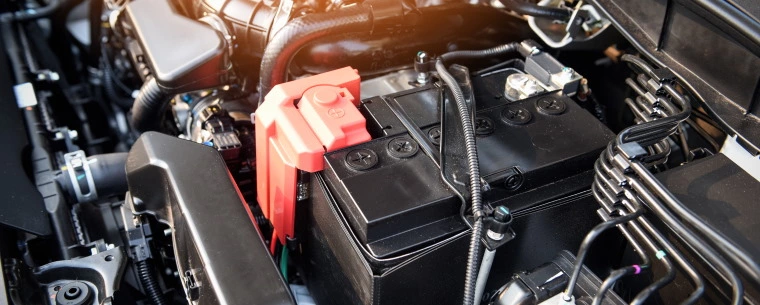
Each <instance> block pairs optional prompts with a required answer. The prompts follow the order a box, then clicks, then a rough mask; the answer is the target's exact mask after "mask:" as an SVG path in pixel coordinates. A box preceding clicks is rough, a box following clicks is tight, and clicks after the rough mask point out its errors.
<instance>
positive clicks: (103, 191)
mask: <svg viewBox="0 0 760 305" xmlns="http://www.w3.org/2000/svg"><path fill="white" fill-rule="evenodd" d="M87 164H88V166H89V168H90V173H91V175H92V180H93V182H94V183H95V191H96V192H97V194H98V197H99V198H102V197H107V196H113V195H123V194H124V193H126V192H127V172H126V164H127V153H111V154H100V155H94V156H91V157H88V158H87ZM70 177H71V176H70V174H69V172H68V171H66V170H64V171H62V173H61V174H60V175H57V176H56V178H57V181H58V184H59V185H60V186H61V188H63V189H64V190H66V192H67V193H68V194H69V196H70V197H72V198H76V193H75V192H74V187H75V186H74V182H72V181H71V178H70ZM85 181H86V180H85Z"/></svg>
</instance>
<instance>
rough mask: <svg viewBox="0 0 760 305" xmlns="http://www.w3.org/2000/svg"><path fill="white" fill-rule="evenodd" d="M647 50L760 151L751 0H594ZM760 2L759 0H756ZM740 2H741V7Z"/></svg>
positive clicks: (758, 41) (759, 48)
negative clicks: (739, 0) (738, 0)
mask: <svg viewBox="0 0 760 305" xmlns="http://www.w3.org/2000/svg"><path fill="white" fill-rule="evenodd" d="M589 2H590V3H592V4H594V5H595V6H596V7H598V8H599V9H600V13H602V14H603V15H606V16H608V17H609V18H610V20H611V21H612V24H613V25H614V26H615V27H616V28H617V29H618V30H619V31H620V32H621V33H622V34H623V36H625V37H626V38H627V39H628V40H629V41H631V42H632V44H633V45H634V46H635V47H636V48H637V49H638V50H639V51H640V52H642V54H644V55H646V56H647V57H648V58H649V59H651V60H652V61H653V62H654V63H655V64H656V65H657V66H660V67H663V66H664V67H668V68H670V69H671V70H672V71H673V72H674V73H675V74H676V75H677V76H678V77H679V78H680V79H682V80H683V81H684V82H681V84H682V85H684V86H685V87H686V89H688V91H690V92H691V93H692V94H694V96H695V97H696V98H698V99H699V100H701V101H703V105H704V106H705V108H706V109H707V110H708V111H709V112H710V113H711V114H713V115H714V116H716V117H717V121H718V123H720V124H721V125H722V127H724V128H725V129H726V130H727V131H728V132H729V134H735V135H737V136H738V139H739V141H740V143H741V144H743V145H744V146H746V148H747V149H748V150H750V152H752V153H755V154H757V153H760V117H758V116H760V74H758V73H757V71H758V70H759V69H760V22H758V20H760V19H758V16H757V15H755V16H752V15H750V14H752V13H754V14H757V12H758V6H757V5H756V4H754V5H753V4H750V1H741V2H742V3H741V4H737V3H738V2H737V1H722V0H700V1H686V0H639V1H629V0H593V1H589ZM755 2H756V1H755ZM737 5H738V6H737Z"/></svg>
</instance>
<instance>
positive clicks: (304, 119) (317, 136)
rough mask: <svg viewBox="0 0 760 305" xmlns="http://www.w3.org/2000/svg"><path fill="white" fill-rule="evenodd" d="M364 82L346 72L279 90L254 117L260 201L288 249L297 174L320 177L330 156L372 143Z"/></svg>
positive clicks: (321, 75)
mask: <svg viewBox="0 0 760 305" xmlns="http://www.w3.org/2000/svg"><path fill="white" fill-rule="evenodd" d="M360 82H361V79H360V78H359V74H358V73H357V71H356V70H354V69H352V68H351V67H346V68H342V69H338V70H334V71H330V72H327V73H322V74H319V75H315V76H311V77H307V78H303V79H299V80H295V81H292V82H287V83H284V84H280V85H277V86H275V87H274V88H273V89H272V91H270V92H269V94H267V96H266V97H265V98H264V103H262V104H261V106H259V108H258V110H257V111H256V113H255V114H254V117H253V119H254V122H255V125H256V183H257V186H256V187H257V196H258V198H257V200H258V202H259V205H260V206H261V209H262V211H263V212H264V216H266V217H267V218H268V219H269V221H270V222H272V225H273V226H274V228H275V231H276V232H277V236H278V238H279V239H280V242H281V243H283V244H284V243H285V238H286V237H287V236H293V234H294V232H293V231H294V219H295V201H296V180H297V179H296V176H297V171H298V170H303V171H307V172H312V173H313V172H318V171H321V170H322V169H323V168H324V160H323V159H322V158H323V155H324V153H325V152H326V151H333V150H337V149H341V148H345V147H348V146H352V145H356V144H359V143H363V142H366V141H369V140H370V139H371V137H370V135H369V133H368V132H367V129H366V120H365V119H364V117H363V116H362V115H361V113H359V110H358V109H357V105H358V103H359V100H358V98H355V97H359V96H360V95H359V84H360ZM296 100H299V102H298V105H295V104H294V103H295V102H296Z"/></svg>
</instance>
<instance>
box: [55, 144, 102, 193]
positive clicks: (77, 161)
mask: <svg viewBox="0 0 760 305" xmlns="http://www.w3.org/2000/svg"><path fill="white" fill-rule="evenodd" d="M63 160H64V162H66V172H68V174H69V181H71V187H72V188H73V189H74V194H75V195H76V199H77V202H88V201H93V200H95V199H97V198H98V192H97V191H96V190H95V180H93V178H92V172H91V171H90V164H89V162H88V161H87V156H86V155H85V154H84V151H81V150H78V151H75V152H70V153H67V154H65V155H63Z"/></svg>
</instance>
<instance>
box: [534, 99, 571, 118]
mask: <svg viewBox="0 0 760 305" xmlns="http://www.w3.org/2000/svg"><path fill="white" fill-rule="evenodd" d="M536 108H537V109H538V111H539V112H541V113H544V114H550V115H558V114H562V113H563V112H565V110H566V109H567V104H565V102H564V101H563V100H560V99H557V98H555V97H542V98H540V99H538V100H537V101H536Z"/></svg>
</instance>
